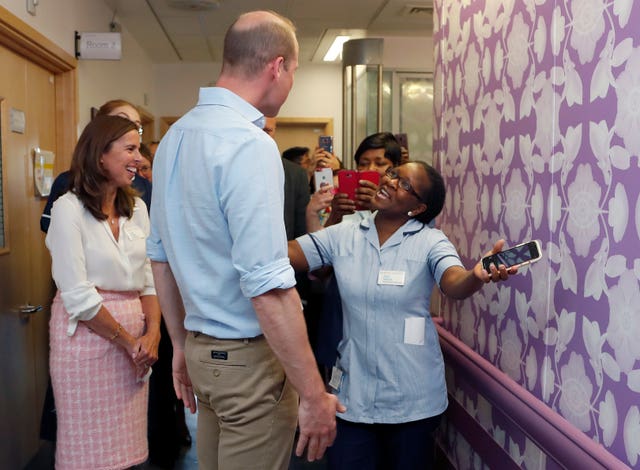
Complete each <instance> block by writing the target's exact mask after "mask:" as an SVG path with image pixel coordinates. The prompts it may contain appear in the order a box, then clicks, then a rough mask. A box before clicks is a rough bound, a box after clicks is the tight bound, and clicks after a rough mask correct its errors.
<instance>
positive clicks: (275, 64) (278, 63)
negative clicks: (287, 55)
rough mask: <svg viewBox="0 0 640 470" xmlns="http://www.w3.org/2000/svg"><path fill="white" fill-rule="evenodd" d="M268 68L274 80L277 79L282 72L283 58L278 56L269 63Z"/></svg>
mask: <svg viewBox="0 0 640 470" xmlns="http://www.w3.org/2000/svg"><path fill="white" fill-rule="evenodd" d="M269 68H270V69H271V73H272V75H273V77H274V78H278V77H279V76H280V74H281V73H282V72H283V71H284V57H282V56H278V57H276V58H275V59H273V60H272V61H271V62H269Z"/></svg>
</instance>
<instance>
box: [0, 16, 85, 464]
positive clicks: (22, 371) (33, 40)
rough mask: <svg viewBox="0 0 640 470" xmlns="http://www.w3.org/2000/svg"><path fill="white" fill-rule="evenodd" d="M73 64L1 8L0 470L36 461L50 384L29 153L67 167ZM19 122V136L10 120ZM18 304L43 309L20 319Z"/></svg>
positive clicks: (45, 294) (38, 205)
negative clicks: (41, 153) (50, 156)
mask: <svg viewBox="0 0 640 470" xmlns="http://www.w3.org/2000/svg"><path fill="white" fill-rule="evenodd" d="M76 65H77V63H76V60H75V59H74V58H73V57H71V56H69V55H68V54H67V53H65V52H64V51H63V50H61V49H60V48H59V47H58V46H56V45H55V44H53V43H51V41H49V40H48V39H46V38H45V37H43V36H42V35H41V34H40V33H39V32H37V31H35V30H34V29H33V28H31V27H29V26H28V25H26V24H25V23H23V22H21V21H20V20H19V19H17V18H16V17H15V16H13V15H12V14H11V13H9V12H8V11H7V10H6V9H4V8H3V7H0V71H1V73H0V161H1V166H0V173H1V176H2V179H1V181H2V193H1V196H2V197H1V198H0V218H1V222H2V223H0V230H1V233H0V235H1V236H0V363H1V364H2V366H1V367H0V387H1V391H0V467H2V468H23V467H24V466H25V465H26V464H27V463H28V462H29V460H30V459H31V457H32V456H33V455H34V454H35V453H36V452H37V450H38V448H39V445H40V440H39V430H40V416H41V411H42V405H43V399H44V393H45V390H46V384H47V379H48V351H49V347H48V344H49V341H48V325H47V324H48V319H49V305H50V302H51V295H52V292H53V290H52V283H51V262H50V257H49V253H48V251H47V250H46V247H45V246H44V235H43V234H42V233H41V232H40V224H39V219H40V214H41V213H42V208H43V206H44V203H45V200H44V199H42V198H40V197H39V196H37V195H36V194H35V185H34V179H33V173H34V170H33V164H34V157H33V149H34V148H36V147H39V148H40V149H43V150H51V151H53V152H54V153H55V154H56V162H55V165H54V168H55V170H56V171H60V170H61V169H66V168H68V166H69V161H70V156H71V151H72V149H73V145H74V144H75V140H76V125H77V112H76V96H77V92H76V79H75V77H76V75H75V68H76ZM12 115H13V116H14V117H16V116H17V117H20V116H23V117H24V128H23V129H20V128H21V127H23V126H18V125H15V124H13V125H12V124H11V123H10V121H11V116H12ZM26 305H34V306H42V309H41V310H40V311H38V312H35V313H32V314H31V313H21V310H26V309H25V308H24V307H25V306H26Z"/></svg>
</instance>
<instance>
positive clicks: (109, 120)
mask: <svg viewBox="0 0 640 470" xmlns="http://www.w3.org/2000/svg"><path fill="white" fill-rule="evenodd" d="M137 130H138V126H137V125H136V124H135V123H133V122H131V121H129V120H128V119H126V118H123V117H120V116H105V115H98V116H96V117H95V118H93V119H92V120H91V122H89V124H87V127H85V128H84V131H82V135H81V136H80V139H78V143H77V144H76V148H75V150H74V151H73V158H72V160H71V183H70V189H71V191H73V193H74V194H76V196H78V198H79V199H80V200H81V201H82V203H83V204H84V206H85V207H86V208H87V210H88V211H89V212H91V215H93V216H94V217H95V218H96V219H98V220H106V219H107V214H105V213H104V212H102V203H103V201H104V196H105V186H106V184H107V182H108V181H109V176H108V174H107V173H106V172H105V171H104V169H103V168H102V165H101V163H100V160H101V158H102V155H103V154H104V153H106V152H108V151H109V150H110V149H111V145H112V144H113V142H114V141H116V140H118V139H119V138H120V137H122V136H123V135H125V134H126V133H127V132H130V131H136V132H137ZM135 196H137V193H136V191H135V190H134V189H132V188H131V187H129V186H127V187H123V188H118V189H117V193H116V200H115V209H116V213H117V214H118V215H119V216H126V217H128V218H130V217H131V216H132V215H133V206H134V205H135V200H134V198H135Z"/></svg>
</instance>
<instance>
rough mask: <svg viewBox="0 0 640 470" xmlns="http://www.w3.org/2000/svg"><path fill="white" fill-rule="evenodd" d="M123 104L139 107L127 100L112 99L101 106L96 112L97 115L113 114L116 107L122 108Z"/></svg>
mask: <svg viewBox="0 0 640 470" xmlns="http://www.w3.org/2000/svg"><path fill="white" fill-rule="evenodd" d="M123 106H129V107H131V108H133V109H136V110H137V108H136V107H135V106H134V105H133V104H131V103H129V102H128V101H125V100H110V101H107V102H106V103H105V104H103V105H102V106H100V109H99V110H98V112H97V113H96V116H106V115H108V114H111V113H112V112H113V110H114V109H116V108H121V107H123ZM123 117H124V116H123Z"/></svg>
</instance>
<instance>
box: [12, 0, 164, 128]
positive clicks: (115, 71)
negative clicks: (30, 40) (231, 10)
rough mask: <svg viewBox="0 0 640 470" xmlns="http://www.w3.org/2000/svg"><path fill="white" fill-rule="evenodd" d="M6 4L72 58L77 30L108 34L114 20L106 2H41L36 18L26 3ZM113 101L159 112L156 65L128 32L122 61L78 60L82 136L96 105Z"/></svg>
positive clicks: (123, 39) (123, 37) (78, 0)
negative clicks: (127, 102)
mask: <svg viewBox="0 0 640 470" xmlns="http://www.w3.org/2000/svg"><path fill="white" fill-rule="evenodd" d="M2 6H3V7H5V8H6V9H7V10H9V11H10V12H11V13H12V14H14V15H15V16H17V17H18V18H20V19H21V20H22V21H24V22H25V23H27V24H28V25H29V26H31V27H32V28H34V29H36V30H38V31H39V32H40V33H41V34H42V35H44V36H46V37H47V38H48V39H49V40H51V41H52V42H54V43H55V44H56V45H58V46H59V47H61V48H62V49H64V50H65V51H66V52H67V53H68V54H70V55H72V56H74V55H75V41H74V31H94V32H107V31H109V23H110V22H111V19H112V18H113V12H112V11H111V10H109V8H108V7H107V6H106V4H105V3H104V2H103V1H102V0H40V4H39V5H38V7H37V8H36V16H32V15H30V14H29V13H27V11H26V1H25V0H2ZM116 21H117V17H116ZM145 95H146V96H147V100H146V102H145ZM114 98H123V99H126V100H127V101H131V102H132V103H133V104H136V105H139V106H142V107H143V108H145V109H146V110H147V111H149V112H150V113H152V114H155V109H154V107H155V103H154V95H153V70H152V64H151V61H150V59H149V57H148V56H147V55H146V53H145V52H144V51H143V50H142V49H141V47H140V46H139V45H138V43H137V42H136V41H135V40H134V39H133V37H132V36H131V35H130V34H129V32H128V31H127V30H126V29H124V28H123V29H122V60H119V61H106V60H81V61H79V64H78V107H79V112H80V114H79V122H78V135H79V134H80V131H81V130H82V129H83V128H84V126H85V125H86V124H87V122H89V119H90V116H91V114H90V109H91V107H92V106H95V107H99V106H100V105H101V104H102V103H104V102H105V101H108V100H110V99H114Z"/></svg>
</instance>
